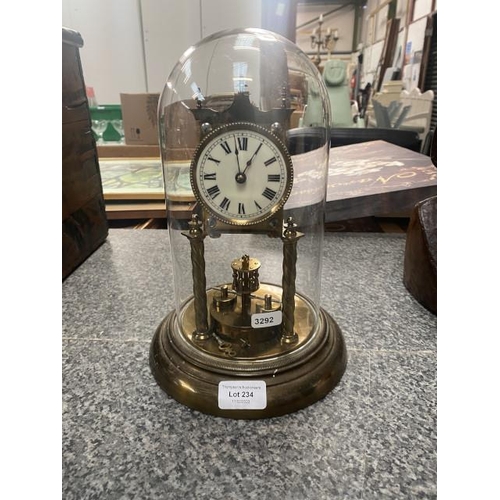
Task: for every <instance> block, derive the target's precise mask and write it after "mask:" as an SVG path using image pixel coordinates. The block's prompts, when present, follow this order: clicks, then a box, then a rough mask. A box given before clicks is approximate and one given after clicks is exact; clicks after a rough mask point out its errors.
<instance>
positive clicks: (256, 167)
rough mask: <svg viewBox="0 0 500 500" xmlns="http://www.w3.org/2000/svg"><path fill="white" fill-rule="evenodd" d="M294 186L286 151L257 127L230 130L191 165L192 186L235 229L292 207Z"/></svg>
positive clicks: (212, 137) (215, 135)
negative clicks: (285, 204) (290, 203)
mask: <svg viewBox="0 0 500 500" xmlns="http://www.w3.org/2000/svg"><path fill="white" fill-rule="evenodd" d="M292 182H293V174H292V162H291V159H290V156H289V155H288V152H287V150H286V147H285V146H284V145H283V143H282V142H281V141H280V140H279V139H278V138H277V137H276V136H275V135H274V134H272V133H271V132H269V131H267V130H266V129H265V128H263V127H261V126H259V125H254V124H252V123H234V124H230V125H224V126H221V127H219V128H217V129H216V130H214V131H213V132H211V133H210V134H208V136H207V137H205V139H204V140H203V141H202V142H201V144H200V146H199V147H198V149H197V151H196V153H195V157H194V159H193V162H192V164H191V184H192V187H193V190H194V193H195V195H196V197H197V199H198V201H200V202H201V203H202V204H203V206H204V207H205V208H206V209H207V210H208V211H209V212H210V213H212V214H213V215H214V216H215V217H216V218H218V219H219V220H222V221H224V222H226V223H229V224H234V225H250V224H256V223H258V222H261V221H263V220H265V219H267V218H269V217H271V216H272V215H273V214H274V213H275V212H276V211H277V210H279V209H280V208H281V207H282V206H283V205H284V203H285V202H286V200H287V198H288V196H289V194H290V191H291V188H292Z"/></svg>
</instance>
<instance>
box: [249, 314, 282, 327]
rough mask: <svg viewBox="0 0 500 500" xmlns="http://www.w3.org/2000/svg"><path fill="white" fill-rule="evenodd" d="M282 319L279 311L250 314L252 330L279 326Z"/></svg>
mask: <svg viewBox="0 0 500 500" xmlns="http://www.w3.org/2000/svg"><path fill="white" fill-rule="evenodd" d="M282 318H283V314H282V312H281V311H273V312H267V313H256V314H252V328H265V327H267V326H276V325H281V321H282Z"/></svg>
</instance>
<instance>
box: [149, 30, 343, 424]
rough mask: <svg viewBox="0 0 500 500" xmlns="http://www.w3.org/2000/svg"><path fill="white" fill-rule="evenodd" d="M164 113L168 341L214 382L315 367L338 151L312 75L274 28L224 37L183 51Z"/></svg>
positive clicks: (319, 84)
mask: <svg viewBox="0 0 500 500" xmlns="http://www.w3.org/2000/svg"><path fill="white" fill-rule="evenodd" d="M158 114H159V127H160V147H161V156H162V165H163V173H164V181H165V195H166V204H167V213H168V226H169V234H170V241H171V254H172V262H173V270H174V289H175V304H176V306H175V307H176V309H175V312H173V315H172V316H171V318H170V319H169V326H168V329H169V331H170V330H171V331H172V332H173V333H172V332H171V333H168V334H165V335H170V340H169V342H172V343H173V344H175V345H176V349H178V351H179V352H181V351H182V352H183V355H182V357H183V359H189V360H190V362H191V361H192V362H193V364H195V365H196V366H197V367H199V366H205V367H206V370H207V373H209V375H207V378H208V379H211V377H212V375H213V373H215V372H217V373H225V374H226V375H234V376H236V375H238V374H239V375H242V374H245V375H248V374H250V373H251V374H260V375H262V376H263V377H265V374H266V373H273V372H274V373H275V372H276V370H278V369H280V367H283V366H285V365H286V366H292V365H293V366H295V364H297V363H298V362H299V361H298V360H299V359H300V357H301V356H305V357H309V358H312V357H313V355H314V352H316V351H317V350H318V349H319V345H320V344H321V343H324V342H325V337H324V335H323V334H322V333H321V331H322V329H324V324H325V321H326V320H325V316H324V314H323V313H322V309H321V307H320V294H321V272H322V244H323V232H324V213H325V198H326V186H327V175H328V155H329V149H330V131H329V123H330V110H329V99H328V95H327V90H326V87H325V85H324V83H323V80H322V77H321V75H320V73H319V72H318V70H317V68H316V66H314V64H313V63H312V62H311V61H310V60H309V58H308V57H307V56H306V55H305V54H304V53H303V52H302V51H301V50H300V49H299V48H298V47H297V46H296V45H295V44H293V43H292V42H290V41H289V40H287V39H285V38H283V37H281V36H280V35H277V34H275V33H272V32H269V31H265V30H261V29H237V30H230V31H224V32H220V33H217V34H214V35H212V36H210V37H208V38H206V39H204V40H202V41H201V42H200V43H198V44H197V45H195V46H193V47H190V48H189V49H188V50H187V51H186V52H185V53H184V54H183V55H182V57H181V58H180V60H179V62H178V63H177V64H176V66H175V67H174V68H173V70H172V72H171V74H170V76H169V78H168V81H167V82H166V85H165V87H164V89H163V92H162V94H161V97H160V101H159V108H158ZM259 321H261V324H260V325H258V322H259ZM271 323H273V324H272V325H271ZM339 335H340V333H339ZM337 347H338V348H339V349H340V351H339V352H343V350H342V349H343V344H342V348H340V347H339V346H337ZM153 351H154V349H153ZM344 361H345V360H344ZM344 365H345V362H344ZM340 371H342V372H343V368H342V370H340ZM340 371H339V370H337V372H336V373H337V376H338V377H337V378H340V376H341V374H340V375H339V373H340ZM197 377H198V379H199V378H200V377H199V376H197ZM157 378H158V374H157ZM159 378H160V379H161V375H160V376H159ZM181 378H182V377H181ZM182 379H183V380H184V383H185V384H188V385H190V383H189V380H191V379H190V378H189V377H188V378H187V379H185V378H182ZM215 380H216V377H215V378H214V379H213V383H214V384H215ZM273 383H274V382H273ZM165 384H167V385H168V384H169V383H168V382H165ZM178 385H179V384H177V386H178ZM181 385H182V384H181ZM191 385H192V384H191ZM177 386H176V387H173V386H172V385H169V387H170V393H172V394H174V397H176V396H175V395H176V394H177V392H176V391H177ZM195 392H196V391H195ZM186 394H187V396H186V395H184V396H180V395H177V396H178V399H179V400H182V401H183V402H186V401H187V400H186V398H187V399H188V400H189V398H190V397H191V396H189V394H190V393H189V392H188V393H186ZM191 403H192V404H190V403H187V404H189V405H190V406H192V407H196V408H197V407H198V406H197V404H198V403H196V402H191ZM210 404H211V403H210ZM301 404H302V403H301ZM203 409H205V408H203ZM207 411H209V412H211V413H216V414H219V413H218V410H217V411H215V410H213V411H212V410H207ZM272 414H276V413H274V412H273V413H272Z"/></svg>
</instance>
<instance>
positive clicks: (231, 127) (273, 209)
mask: <svg viewBox="0 0 500 500" xmlns="http://www.w3.org/2000/svg"><path fill="white" fill-rule="evenodd" d="M235 131H241V132H246V131H251V132H254V133H257V134H260V135H261V136H263V137H264V138H265V139H267V140H268V141H269V142H271V143H272V145H273V146H274V147H275V148H276V149H277V151H278V153H279V154H280V156H281V158H282V160H283V163H284V166H285V170H286V174H287V178H286V182H285V189H284V190H283V192H282V194H281V196H280V198H279V199H278V200H277V201H276V202H275V203H274V204H273V205H271V206H269V207H268V208H267V209H266V211H265V212H264V213H262V214H259V215H258V216H255V215H254V216H251V215H249V216H248V217H247V218H243V217H239V218H233V217H226V216H224V215H223V214H221V213H220V212H218V211H216V210H214V208H213V207H212V206H211V205H209V204H208V203H206V202H205V199H204V197H203V196H202V194H201V188H200V186H199V184H198V181H199V179H198V175H197V174H198V171H199V168H200V160H201V159H202V153H203V152H204V151H205V148H206V147H207V146H208V145H209V144H210V143H211V142H212V141H214V140H216V139H217V138H218V137H219V136H221V135H225V134H227V133H231V132H235ZM189 174H190V182H191V188H192V189H193V193H194V195H195V198H196V200H197V201H198V202H199V203H200V204H201V206H202V207H203V208H204V209H205V210H206V211H207V212H208V213H209V214H210V215H212V216H213V217H215V218H216V219H217V220H218V221H221V222H223V223H226V224H229V225H232V226H240V227H241V226H243V227H248V226H254V225H256V224H259V223H261V222H263V221H266V220H268V219H270V218H271V217H273V215H275V214H276V213H277V212H278V211H279V210H280V209H281V208H282V207H283V206H284V204H285V203H286V201H287V200H288V198H289V196H290V193H291V191H292V187H293V163H292V159H291V157H290V154H289V153H288V149H287V148H286V146H285V144H284V143H283V141H282V140H281V139H280V138H279V137H278V136H277V135H276V134H274V133H273V132H272V131H270V130H268V129H267V128H265V127H264V126H262V125H258V124H255V123H252V122H243V121H239V122H233V123H229V124H224V125H220V126H218V127H217V128H215V129H213V130H212V131H210V132H209V133H208V134H207V135H206V136H205V137H204V138H203V139H202V140H201V141H200V143H199V144H198V147H197V148H196V150H195V153H194V156H193V159H192V161H191V166H190V171H189Z"/></svg>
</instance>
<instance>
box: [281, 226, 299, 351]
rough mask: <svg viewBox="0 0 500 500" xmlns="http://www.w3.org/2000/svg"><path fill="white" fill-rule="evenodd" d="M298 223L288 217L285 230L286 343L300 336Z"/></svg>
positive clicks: (284, 288) (284, 294)
mask: <svg viewBox="0 0 500 500" xmlns="http://www.w3.org/2000/svg"><path fill="white" fill-rule="evenodd" d="M296 227H297V224H295V222H294V221H293V217H288V219H287V221H286V223H285V230H284V231H283V236H282V238H281V239H282V241H283V278H282V288H283V295H282V299H281V301H282V304H283V306H282V307H283V329H282V334H281V341H282V342H284V343H285V344H293V343H294V342H297V340H298V336H297V333H296V332H295V330H294V324H295V319H294V315H295V278H296V277H297V268H296V263H297V242H298V240H299V239H300V238H302V236H304V234H303V233H299V232H298V231H297V230H296Z"/></svg>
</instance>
